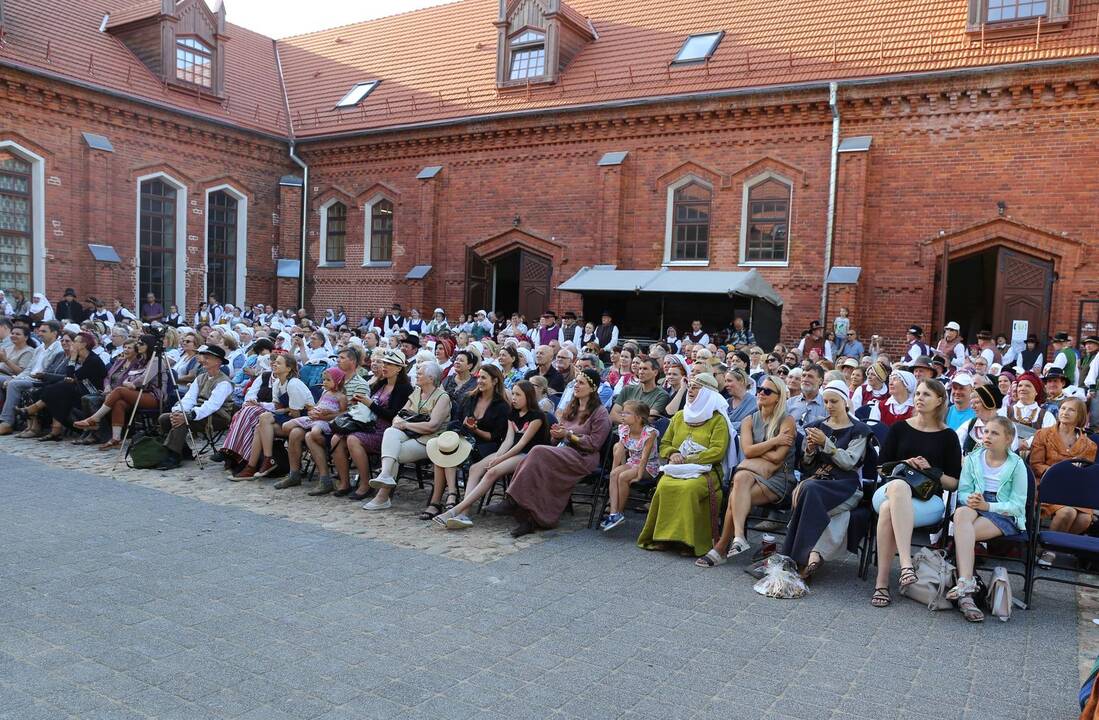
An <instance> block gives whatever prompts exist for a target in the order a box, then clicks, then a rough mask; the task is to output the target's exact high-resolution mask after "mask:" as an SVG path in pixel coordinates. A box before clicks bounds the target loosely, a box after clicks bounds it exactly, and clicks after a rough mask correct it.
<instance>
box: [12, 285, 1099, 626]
mask: <svg viewBox="0 0 1099 720" xmlns="http://www.w3.org/2000/svg"><path fill="white" fill-rule="evenodd" d="M24 304H25V305H26V307H25V308H22V309H23V310H24V312H22V313H21V314H19V315H16V316H0V405H2V410H0V435H5V434H11V433H13V432H15V431H16V430H17V429H18V430H19V432H18V436H19V437H21V438H37V439H39V440H41V441H43V442H49V441H55V442H56V441H61V440H62V439H64V438H65V436H66V435H68V434H72V435H74V438H73V440H72V441H73V442H74V444H83V445H90V444H97V445H99V447H100V449H104V450H109V449H111V448H119V447H121V446H122V445H123V444H124V441H123V439H124V437H125V434H126V432H128V429H131V427H132V421H133V418H134V417H135V416H136V414H137V413H139V412H140V413H147V414H149V415H150V416H151V417H152V420H153V421H154V422H152V423H151V425H152V426H153V427H155V426H159V427H160V430H161V433H162V436H163V441H162V442H163V446H164V450H165V453H164V461H163V463H162V464H161V467H162V468H163V469H171V468H174V467H177V466H178V465H179V464H180V463H182V462H184V461H185V460H186V459H187V458H188V456H190V455H191V454H193V452H194V450H195V449H196V448H195V444H196V443H195V439H194V438H195V436H199V435H201V436H203V437H204V438H208V439H210V440H212V441H216V447H215V450H216V452H215V453H214V454H213V457H214V459H215V460H216V461H217V462H219V463H223V468H224V470H225V472H226V475H227V479H231V480H233V481H237V482H240V481H247V480H258V479H269V480H273V481H275V484H274V487H275V488H276V489H287V488H291V487H296V486H299V485H302V484H303V483H304V482H306V481H307V480H309V479H310V477H312V478H313V479H314V482H313V484H312V485H311V486H310V487H309V488H307V492H308V494H309V495H310V496H314V497H320V496H326V495H331V496H334V497H339V498H348V499H351V500H354V501H358V502H360V503H362V507H363V508H364V509H366V510H370V511H386V510H391V509H392V508H393V503H392V497H393V494H394V493H395V492H397V490H398V478H399V477H400V476H401V468H402V467H403V466H410V465H416V464H420V465H422V466H430V469H428V470H427V471H426V472H427V475H430V476H431V479H432V483H431V486H432V491H431V495H430V497H429V498H428V501H427V504H426V506H425V507H424V508H423V509H422V511H420V512H419V514H418V517H419V518H420V519H422V520H425V521H428V520H431V521H434V524H435V525H438V526H440V527H443V528H447V529H450V530H457V529H464V528H469V527H472V526H473V524H474V519H473V518H474V516H476V514H477V510H478V508H479V505H483V504H485V501H486V500H487V499H489V498H491V497H498V498H499V499H498V500H496V501H495V502H491V503H489V504H488V507H487V510H488V511H490V512H492V513H494V514H499V515H510V516H513V517H514V518H515V522H516V525H515V527H514V529H513V534H514V535H515V536H517V537H519V536H522V535H525V534H528V533H531V532H536V531H538V530H541V529H546V528H552V527H554V526H556V525H557V524H558V522H559V521H560V518H561V515H562V513H563V512H565V510H566V508H567V507H568V506H569V502H570V498H571V496H572V493H573V489H574V487H575V486H576V485H577V483H579V482H581V481H582V480H584V479H585V478H587V477H589V476H590V475H591V474H592V473H593V472H596V471H598V470H599V469H600V468H601V467H605V470H606V475H607V478H606V480H607V506H606V508H605V509H606V513H605V514H604V516H603V518H602V520H601V523H600V528H601V530H603V531H604V532H612V531H619V532H620V530H619V528H621V527H622V526H623V525H624V524H626V515H625V513H626V509H627V505H628V503H629V499H630V497H631V493H633V492H634V491H635V490H636V489H637V488H638V487H644V488H649V492H651V495H646V497H645V498H644V501H645V504H646V505H647V510H646V517H645V521H644V523H643V524H642V526H641V528H640V532H639V535H638V538H637V544H638V545H639V546H640V547H643V548H645V549H649V550H670V551H674V552H677V553H680V554H683V555H686V556H690V557H693V558H695V560H696V562H697V564H698V565H699V566H700V567H706V568H712V567H715V566H718V565H722V564H725V563H726V562H727V561H728V559H729V558H731V557H735V556H738V555H741V554H743V553H746V552H748V551H749V550H752V549H753V543H754V542H755V541H756V538H754V537H753V533H754V532H757V531H756V530H753V526H752V524H751V523H750V522H749V516H750V515H751V514H752V512H753V510H760V509H763V510H764V511H765V512H770V513H771V514H772V517H783V518H784V519H783V522H784V523H786V536H785V541H784V546H783V548H782V550H783V552H784V554H787V555H789V556H790V557H791V558H793V560H794V561H795V562H796V564H797V566H798V568H799V570H800V571H801V572H802V574H803V575H804V576H805V577H807V578H808V577H811V576H813V574H814V573H815V572H816V571H817V570H818V569H819V568H820V567H821V566H822V564H823V563H824V562H826V561H827V560H829V559H831V558H833V557H836V556H838V555H839V554H840V553H841V552H842V548H843V547H844V544H845V543H844V536H845V534H846V532H847V527H848V518H849V515H850V511H851V510H852V509H853V508H855V507H856V506H858V505H859V504H860V503H863V502H864V499H863V486H862V484H861V482H860V478H861V476H862V471H863V468H862V465H863V463H864V462H865V460H866V458H867V457H868V454H869V450H868V449H869V447H870V446H873V447H874V448H875V450H876V455H877V459H878V463H879V465H880V466H882V467H890V466H892V465H893V464H896V463H902V462H903V463H906V464H907V465H909V466H910V467H912V468H915V469H916V470H918V471H921V472H923V473H925V474H928V475H931V476H933V477H934V478H935V479H936V480H937V481H938V482H939V483H940V485H941V487H942V489H943V490H944V491H946V492H948V493H949V492H953V493H954V495H953V497H955V498H956V505H955V506H949V507H948V506H947V505H946V504H945V503H944V500H943V498H942V497H939V496H937V495H936V496H932V497H930V498H928V499H926V500H924V499H919V498H915V497H913V495H912V492H911V489H910V486H909V485H908V484H907V483H905V482H903V481H900V480H892V481H889V482H883V483H881V484H880V486H879V487H877V489H876V492H874V493H873V495H872V497H867V498H866V499H865V504H866V505H867V506H872V507H873V510H874V512H875V513H876V544H877V548H878V553H879V557H880V562H879V563H878V570H877V577H876V582H875V583H874V589H873V593H872V597H871V602H872V604H873V605H875V606H876V607H885V606H887V605H889V604H890V603H891V602H892V600H893V597H892V594H891V574H892V565H893V559H894V558H896V559H897V564H898V567H899V580H898V582H899V586H900V587H901V588H904V587H906V586H908V585H910V584H911V583H913V582H915V580H916V575H915V572H914V568H913V556H912V537H913V533H914V531H915V530H917V529H921V528H928V527H933V526H935V525H936V524H941V523H943V521H944V520H945V519H947V516H948V515H949V516H950V519H952V521H953V525H954V534H955V538H956V547H957V561H958V568H959V580H958V584H957V586H956V587H955V588H952V591H951V592H952V594H953V596H955V597H956V598H957V599H958V600H959V603H960V605H961V607H962V611H963V614H965V616H966V618H967V619H970V620H978V619H979V617H978V614H979V611H975V608H974V607H973V603H972V602H971V601H967V600H966V599H967V598H970V597H971V595H972V588H973V577H972V576H973V557H972V546H973V544H974V543H977V542H982V541H985V540H988V539H991V538H993V537H996V536H997V535H1009V534H1013V533H1014V532H1019V531H1022V530H1023V529H1024V523H1025V513H1022V512H1021V511H1020V507H1019V494H1020V492H1021V491H1020V487H1022V488H1023V489H1024V490H1025V481H1024V482H1022V483H1020V481H1019V472H1020V468H1024V476H1025V468H1026V467H1028V466H1029V468H1030V469H1031V471H1032V472H1033V474H1034V476H1035V478H1036V479H1037V481H1038V482H1039V483H1040V482H1041V478H1042V476H1043V474H1044V473H1045V471H1046V470H1048V468H1049V467H1050V466H1051V465H1053V464H1055V463H1057V462H1059V461H1061V460H1066V459H1083V460H1094V459H1095V455H1096V445H1095V442H1094V441H1093V439H1092V438H1090V437H1089V435H1088V432H1089V429H1090V430H1091V431H1093V432H1094V430H1095V429H1096V420H1097V415H1099V410H1097V401H1096V397H1095V389H1096V387H1095V386H1096V375H1097V371H1099V363H1097V362H1094V360H1095V357H1096V354H1097V353H1099V337H1095V336H1089V337H1085V338H1083V342H1082V343H1081V348H1080V349H1079V350H1078V349H1077V348H1076V346H1075V343H1074V342H1073V341H1072V339H1071V338H1070V337H1069V336H1068V335H1067V334H1066V333H1057V334H1055V335H1054V336H1053V337H1052V338H1051V340H1050V342H1049V343H1048V345H1047V346H1046V347H1044V348H1042V347H1041V344H1040V343H1039V341H1038V339H1037V338H1036V337H1034V336H1031V337H1028V338H1027V339H1026V342H1025V343H1021V344H1019V345H1018V346H1016V345H1012V344H1011V343H1008V342H1006V339H1005V338H1002V337H1000V338H997V337H995V336H993V335H992V334H991V333H988V332H981V333H978V334H977V342H976V343H975V344H973V345H967V344H966V342H965V341H964V339H963V338H962V337H961V334H960V327H959V326H958V324H957V323H954V322H951V323H947V324H946V326H945V327H944V328H943V331H942V333H941V339H939V340H938V342H937V343H936V344H934V345H932V344H929V343H928V342H926V341H925V339H924V332H923V329H922V328H921V327H920V326H918V325H912V326H909V327H907V328H902V329H900V330H903V334H904V337H905V339H904V341H903V343H889V342H887V340H886V339H885V338H883V337H881V336H878V335H874V336H872V337H871V338H869V340H868V341H867V342H866V343H865V345H864V343H863V342H861V341H860V340H859V337H858V334H857V332H856V331H855V329H854V327H853V325H852V323H853V319H852V318H851V317H850V316H849V314H848V313H847V312H846V310H845V311H844V312H841V314H840V316H839V317H837V318H836V319H835V322H834V323H833V324H832V325H831V326H830V327H829V328H825V327H824V326H823V324H822V323H820V322H817V321H814V322H812V323H809V324H808V327H807V329H806V330H805V331H804V332H802V333H801V336H800V337H799V338H797V342H796V343H792V344H790V345H789V346H788V345H785V344H781V343H779V344H776V345H774V346H771V347H769V348H765V347H761V346H760V345H758V344H757V342H756V335H755V333H754V332H753V331H752V329H751V328H750V327H748V326H747V325H746V323H745V320H744V318H743V317H739V316H738V317H737V318H735V320H734V322H732V323H730V325H729V327H728V328H725V329H724V330H717V329H708V328H704V327H703V326H702V324H701V323H700V322H698V321H697V320H692V321H690V322H689V323H688V324H685V325H684V327H688V326H689V327H690V330H689V331H687V332H685V333H681V332H679V331H677V330H676V328H675V327H669V328H668V329H667V331H666V333H665V336H664V338H663V339H661V340H660V341H659V342H655V343H651V344H642V343H638V342H634V341H630V340H628V339H626V338H625V337H624V336H623V335H622V334H621V333H620V331H619V328H618V327H617V325H616V323H615V319H614V318H613V316H612V315H611V313H610V312H604V313H603V314H602V316H601V317H600V318H599V321H598V322H594V321H593V322H585V320H584V319H583V318H578V317H577V316H576V315H575V314H573V313H565V314H564V315H563V316H562V317H561V318H558V316H557V315H556V314H554V313H552V312H547V313H545V314H544V315H543V316H541V317H539V318H538V319H537V320H536V321H532V322H531V323H530V325H529V326H528V324H527V321H526V319H525V318H523V317H522V316H520V315H519V314H518V313H513V314H511V315H509V316H507V317H498V316H497V315H495V314H494V313H489V312H486V311H483V310H482V311H478V312H475V313H472V314H469V315H464V316H461V317H459V318H457V319H454V320H451V319H450V318H449V317H448V316H447V314H446V312H445V311H444V310H443V309H442V308H436V309H435V311H434V312H433V313H431V315H430V318H428V316H427V315H426V314H425V315H423V316H421V314H420V313H419V312H418V311H416V310H412V311H410V312H409V313H408V314H407V315H406V314H405V312H404V311H403V309H402V308H401V306H400V305H399V304H393V305H392V306H391V307H390V308H384V307H383V308H378V309H377V311H376V312H374V313H371V314H369V315H368V316H366V317H364V318H362V320H361V322H359V323H358V325H354V324H353V322H352V321H350V320H349V319H348V316H347V312H346V310H345V309H344V308H343V307H338V308H336V309H334V310H333V309H329V310H327V311H325V313H324V318H323V319H322V320H319V321H317V322H314V321H312V320H311V319H310V317H309V315H308V313H306V312H305V311H304V310H276V309H274V308H272V307H271V306H259V305H257V306H254V307H251V308H235V307H233V306H232V305H229V304H225V305H223V304H221V303H219V302H218V301H217V298H215V297H210V298H209V299H208V301H207V302H204V303H202V304H201V305H200V307H199V308H198V309H197V310H196V312H194V314H193V315H188V314H187V313H186V312H182V313H181V312H180V311H179V309H178V308H176V307H175V306H169V308H168V309H165V308H163V307H162V306H160V305H159V303H157V302H156V298H155V297H152V296H150V297H147V298H146V302H145V303H144V304H143V305H142V306H141V308H140V317H138V315H137V314H136V313H133V312H131V311H129V310H127V309H126V308H125V307H123V306H122V303H121V302H120V301H118V300H117V299H115V300H113V301H111V302H109V303H105V302H102V301H100V300H98V299H97V298H88V299H87V300H86V301H84V302H77V301H76V294H75V293H72V292H70V291H67V292H66V294H65V300H64V301H62V302H61V303H58V304H57V307H56V309H55V308H54V307H53V306H52V305H50V304H49V303H48V301H46V300H45V299H44V298H42V297H39V296H35V297H34V299H33V302H27V303H24ZM21 307H22V306H21ZM32 309H33V310H34V312H33V313H32V312H30V311H31V310H32ZM47 315H48V316H49V317H47ZM188 320H192V322H188ZM886 347H888V349H889V350H888V351H887V350H886ZM160 349H162V352H160V351H159V350H160ZM17 426H19V427H18V428H17ZM307 466H311V470H310V471H309V473H308V475H307V472H306V471H307V469H309V468H307ZM778 510H782V511H785V512H786V514H785V515H776V514H775V513H776V512H777V511H778ZM1041 510H1042V516H1043V518H1044V519H1045V520H1046V521H1047V522H1049V523H1051V527H1053V528H1054V529H1056V530H1060V531H1064V532H1071V533H1086V532H1089V531H1091V530H1093V527H1094V525H1095V517H1094V513H1093V512H1092V511H1091V510H1089V509H1087V508H1072V507H1065V506H1049V505H1043V506H1042V509H1041ZM771 525H772V526H773V525H774V523H773V522H772V523H771ZM762 527H766V523H765V524H764V525H763V526H762ZM1052 559H1053V558H1052V557H1050V556H1049V554H1047V555H1046V556H1043V558H1042V561H1043V562H1044V563H1049V562H1051V561H1052Z"/></svg>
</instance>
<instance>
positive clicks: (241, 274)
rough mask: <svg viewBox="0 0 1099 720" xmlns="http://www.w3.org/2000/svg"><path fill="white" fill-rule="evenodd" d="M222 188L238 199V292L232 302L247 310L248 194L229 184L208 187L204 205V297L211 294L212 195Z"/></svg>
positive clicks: (221, 300) (224, 300)
mask: <svg viewBox="0 0 1099 720" xmlns="http://www.w3.org/2000/svg"><path fill="white" fill-rule="evenodd" d="M221 190H224V191H225V192H227V193H228V194H230V195H232V196H233V198H234V199H235V200H236V201H237V257H236V262H235V263H234V265H235V266H236V272H235V275H236V280H235V285H236V289H237V293H236V297H235V298H233V299H232V303H233V305H236V306H237V307H238V308H241V310H245V309H246V308H245V307H244V299H245V298H246V297H247V293H246V292H245V287H244V283H245V278H246V276H247V268H246V267H245V265H246V263H247V260H248V196H247V195H245V194H244V193H242V192H241V191H240V190H237V189H236V188H235V187H233V186H232V185H229V184H223V185H216V186H214V187H212V188H207V189H206V200H205V203H204V205H203V207H205V215H203V218H202V267H203V272H202V297H209V296H210V289H209V286H208V282H207V280H208V278H209V276H210V195H211V193H216V192H218V191H221ZM218 300H219V301H220V302H221V303H223V304H224V303H226V302H229V299H228V298H218Z"/></svg>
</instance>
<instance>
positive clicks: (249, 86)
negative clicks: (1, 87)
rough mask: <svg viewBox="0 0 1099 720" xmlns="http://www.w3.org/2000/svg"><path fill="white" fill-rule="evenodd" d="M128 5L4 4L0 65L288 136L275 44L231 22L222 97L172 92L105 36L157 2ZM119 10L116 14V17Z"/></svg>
mask: <svg viewBox="0 0 1099 720" xmlns="http://www.w3.org/2000/svg"><path fill="white" fill-rule="evenodd" d="M125 1H126V0H79V2H77V1H74V0H19V2H14V3H12V2H9V3H5V5H4V41H3V43H2V44H0V64H12V65H15V66H17V67H24V68H27V69H29V70H32V71H41V72H46V73H51V74H54V75H57V76H60V77H63V78H68V79H72V80H74V81H77V82H80V83H85V84H89V85H92V86H95V87H98V88H103V89H105V90H107V91H110V92H115V93H122V94H125V95H127V96H133V97H136V98H138V99H141V100H147V101H152V102H155V103H159V104H162V105H165V106H168V107H170V108H172V109H176V110H182V111H186V112H191V113H196V114H199V115H202V116H205V117H209V118H211V119H214V120H217V121H221V122H225V123H230V124H232V125H235V126H239V127H243V128H247V129H252V130H259V131H263V132H267V133H272V134H277V135H279V136H286V135H287V134H288V132H289V128H288V126H287V118H286V105H285V100H284V96H283V92H282V85H281V83H280V82H279V76H278V66H277V63H276V61H275V48H274V42H273V41H272V40H271V39H270V38H267V37H264V36H263V35H260V34H258V33H254V32H252V31H251V30H245V29H244V28H242V27H238V26H235V25H228V26H227V27H226V31H225V32H226V34H227V35H228V36H229V39H228V40H227V41H226V45H225V62H226V72H225V92H224V96H223V98H222V99H221V100H220V101H219V100H217V99H213V98H210V97H209V96H206V97H201V98H200V97H199V96H198V94H197V93H196V92H187V91H181V90H177V89H174V88H168V87H166V86H165V84H164V83H163V82H161V81H160V79H159V78H157V77H156V76H155V75H154V74H153V73H152V72H151V71H150V70H149V69H148V68H147V67H146V66H145V65H143V64H142V62H141V61H140V60H138V59H137V57H136V56H135V55H134V54H133V53H132V52H130V50H129V49H128V48H127V47H126V46H125V45H123V44H122V42H121V41H120V40H118V38H116V37H114V36H113V35H111V34H110V33H106V32H99V25H100V23H101V22H102V21H103V16H104V15H106V14H108V13H112V12H114V11H118V12H121V13H126V14H124V15H123V18H124V19H125V17H127V16H129V17H131V18H134V19H136V18H137V17H138V14H139V13H141V12H148V11H149V8H150V7H151V6H153V5H155V6H156V12H159V9H160V3H159V0H157V1H156V2H152V0H150V1H149V2H143V3H140V4H138V5H132V6H129V7H124V8H122V10H118V8H119V6H120V5H123V4H124V3H125ZM118 12H115V13H114V17H115V19H117V18H118Z"/></svg>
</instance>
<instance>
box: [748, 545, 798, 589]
mask: <svg viewBox="0 0 1099 720" xmlns="http://www.w3.org/2000/svg"><path fill="white" fill-rule="evenodd" d="M752 589H753V590H755V591H756V592H757V593H759V594H760V595H765V596H767V597H771V598H780V599H790V598H799V597H803V596H804V595H807V594H808V593H809V588H808V587H807V586H806V585H805V581H804V580H802V579H801V576H799V575H798V566H797V563H795V562H794V561H793V560H792V559H791V558H789V557H786V556H785V555H779V554H778V553H775V554H774V555H771V556H770V557H768V558H767V559H766V560H765V561H764V573H763V577H762V578H761V579H760V580H759V581H758V582H756V584H755V585H753V586H752Z"/></svg>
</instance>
